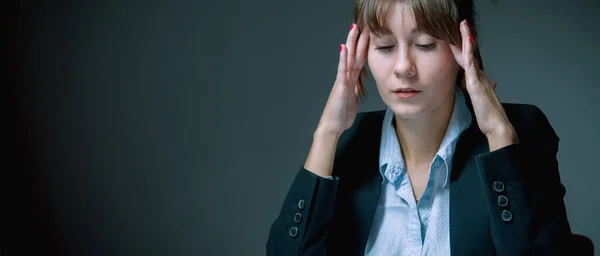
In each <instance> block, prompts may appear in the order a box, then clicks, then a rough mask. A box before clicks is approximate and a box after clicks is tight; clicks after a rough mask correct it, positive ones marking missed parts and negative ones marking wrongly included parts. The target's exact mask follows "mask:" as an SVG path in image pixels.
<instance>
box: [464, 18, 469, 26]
mask: <svg viewBox="0 0 600 256" xmlns="http://www.w3.org/2000/svg"><path fill="white" fill-rule="evenodd" d="M465 25H467V27H469V22H468V21H467V19H465Z"/></svg>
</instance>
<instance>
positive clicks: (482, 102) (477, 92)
mask: <svg viewBox="0 0 600 256" xmlns="http://www.w3.org/2000/svg"><path fill="white" fill-rule="evenodd" d="M460 33H461V35H462V47H460V48H459V47H457V46H455V45H452V44H451V45H450V48H451V49H452V52H453V53H454V58H455V59H456V61H457V62H458V64H459V65H460V66H461V67H462V68H463V69H464V70H465V76H466V81H465V82H466V87H467V91H468V92H469V96H470V97H471V102H472V104H473V110H474V112H475V117H476V119H477V125H478V126H479V129H480V130H481V132H483V134H485V136H486V137H487V139H488V143H489V146H490V151H493V150H496V149H499V148H502V147H504V146H508V145H511V144H515V143H518V139H517V134H516V132H515V130H514V127H513V126H512V124H511V123H510V121H509V120H508V117H507V116H506V112H504V108H503V107H502V103H500V100H498V96H497V95H496V92H495V90H494V89H495V87H496V84H495V83H493V82H491V81H490V80H489V79H488V77H487V75H486V74H485V73H484V72H483V71H482V70H481V69H479V66H478V63H477V60H476V58H475V54H474V48H475V42H474V40H473V38H472V37H471V32H470V29H469V25H468V23H467V22H466V20H464V21H462V22H461V23H460Z"/></svg>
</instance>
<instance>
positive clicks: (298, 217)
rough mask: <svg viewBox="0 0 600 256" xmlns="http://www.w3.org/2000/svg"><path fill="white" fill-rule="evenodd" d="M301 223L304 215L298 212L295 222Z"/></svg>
mask: <svg viewBox="0 0 600 256" xmlns="http://www.w3.org/2000/svg"><path fill="white" fill-rule="evenodd" d="M300 221H302V214H301V213H299V212H297V213H296V215H294V222H296V223H300Z"/></svg>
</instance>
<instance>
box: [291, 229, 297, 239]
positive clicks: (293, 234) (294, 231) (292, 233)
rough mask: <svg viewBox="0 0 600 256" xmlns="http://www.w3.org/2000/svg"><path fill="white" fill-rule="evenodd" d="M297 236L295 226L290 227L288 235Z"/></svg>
mask: <svg viewBox="0 0 600 256" xmlns="http://www.w3.org/2000/svg"><path fill="white" fill-rule="evenodd" d="M296 236H298V228H297V227H291V228H290V237H292V238H294V237H296Z"/></svg>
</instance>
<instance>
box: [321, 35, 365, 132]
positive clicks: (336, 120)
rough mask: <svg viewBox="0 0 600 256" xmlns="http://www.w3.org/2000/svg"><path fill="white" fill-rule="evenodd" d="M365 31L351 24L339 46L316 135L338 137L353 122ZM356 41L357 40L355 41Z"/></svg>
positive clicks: (359, 88)
mask: <svg viewBox="0 0 600 256" xmlns="http://www.w3.org/2000/svg"><path fill="white" fill-rule="evenodd" d="M369 34H370V33H369V31H368V30H367V29H366V28H365V29H363V31H359V29H358V27H357V26H356V25H355V24H352V27H351V28H350V32H348V38H347V39H346V44H345V45H344V44H341V45H340V62H339V64H338V72H337V77H336V80H335V83H334V84H333V89H332V90H331V93H330V94H329V99H327V104H326V105H325V109H324V110H323V114H322V115H321V119H320V121H319V125H318V127H317V132H319V133H321V132H323V133H326V134H330V135H334V136H336V137H339V136H340V135H341V134H342V132H344V131H345V130H347V129H348V128H350V127H351V126H352V123H354V119H355V118H356V114H357V113H358V99H359V94H360V90H361V86H362V84H360V83H359V82H358V78H359V76H360V71H361V70H362V68H363V66H364V63H365V60H366V56H367V48H368V44H369ZM357 38H358V40H357Z"/></svg>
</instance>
